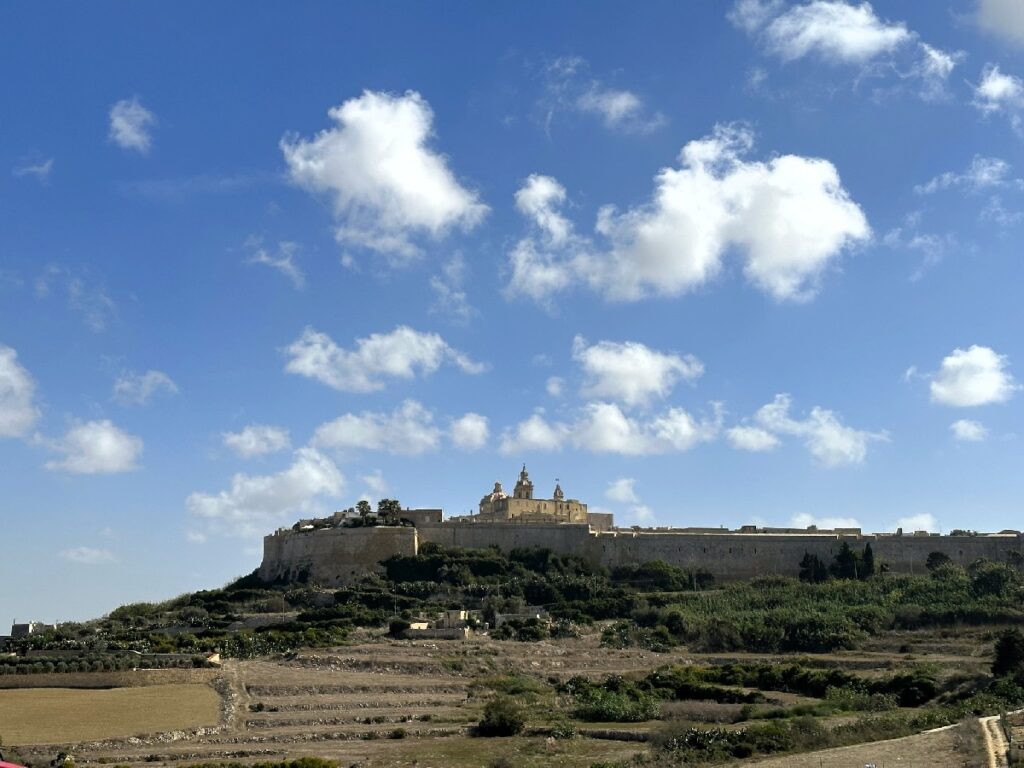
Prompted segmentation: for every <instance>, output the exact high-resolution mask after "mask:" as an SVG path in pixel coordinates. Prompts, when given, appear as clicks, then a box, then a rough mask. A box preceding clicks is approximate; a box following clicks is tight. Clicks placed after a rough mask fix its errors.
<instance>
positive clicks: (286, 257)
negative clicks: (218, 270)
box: [246, 239, 306, 291]
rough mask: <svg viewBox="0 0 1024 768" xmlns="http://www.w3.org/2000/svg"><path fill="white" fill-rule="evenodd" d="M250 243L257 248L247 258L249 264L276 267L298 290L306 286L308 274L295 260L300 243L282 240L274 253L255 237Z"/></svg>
mask: <svg viewBox="0 0 1024 768" xmlns="http://www.w3.org/2000/svg"><path fill="white" fill-rule="evenodd" d="M249 243H250V245H252V246H253V247H254V248H255V252H254V253H253V255H252V256H250V257H249V258H248V259H247V261H246V263H247V264H263V265H264V266H267V267H270V268H271V269H276V270H277V271H278V272H280V273H281V274H282V275H284V276H285V277H287V278H288V279H289V280H291V281H292V285H294V286H295V288H296V290H300V291H301V290H302V289H303V288H304V287H305V285H306V275H305V273H303V271H302V269H301V268H300V267H299V266H298V265H297V264H296V263H295V260H294V259H295V254H296V252H297V251H298V250H299V244H298V243H291V242H287V241H284V242H280V243H278V244H277V251H276V252H274V253H271V252H270V251H268V250H267V249H266V248H264V247H263V246H262V245H261V244H260V242H259V240H256V239H253V240H250V241H249Z"/></svg>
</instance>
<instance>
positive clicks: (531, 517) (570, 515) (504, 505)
mask: <svg viewBox="0 0 1024 768" xmlns="http://www.w3.org/2000/svg"><path fill="white" fill-rule="evenodd" d="M474 522H480V523H508V522H518V523H586V522H587V505H586V504H584V503H582V502H581V501H579V500H578V499H567V498H565V493H564V492H563V491H562V486H561V485H560V484H559V483H558V482H557V481H556V482H555V491H554V493H553V494H552V496H551V498H550V499H536V498H534V496H533V481H532V480H530V473H529V472H527V471H526V465H525V464H524V465H523V469H522V471H521V472H520V473H519V480H518V481H516V487H515V488H514V489H513V491H512V495H511V496H509V495H508V494H507V493H505V491H504V490H503V489H502V487H501V483H500V482H496V483H495V484H494V490H492V491H491V492H490V493H488V494H487V495H486V496H484V497H483V498H482V499H480V510H479V513H478V514H477V515H475V516H474Z"/></svg>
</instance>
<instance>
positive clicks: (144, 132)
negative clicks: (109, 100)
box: [110, 97, 156, 154]
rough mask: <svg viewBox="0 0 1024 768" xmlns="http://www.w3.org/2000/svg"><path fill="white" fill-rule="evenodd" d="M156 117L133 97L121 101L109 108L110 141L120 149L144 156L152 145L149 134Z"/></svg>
mask: <svg viewBox="0 0 1024 768" xmlns="http://www.w3.org/2000/svg"><path fill="white" fill-rule="evenodd" d="M155 124H156V116H155V115H154V114H153V113H152V112H150V111H149V110H148V109H146V108H145V107H144V106H142V104H140V103H139V100H138V99H137V98H135V97H132V98H131V99H122V100H121V101H119V102H117V103H116V104H115V105H114V106H112V107H111V108H110V140H111V141H112V142H114V143H115V144H117V145H118V146H119V147H121V148H122V149H134V150H135V151H136V152H141V153H142V154H145V153H146V152H149V148H150V146H151V145H152V143H153V139H152V137H151V136H150V134H149V131H150V129H151V128H152V127H153V126H154V125H155Z"/></svg>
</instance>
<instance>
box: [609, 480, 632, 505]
mask: <svg viewBox="0 0 1024 768" xmlns="http://www.w3.org/2000/svg"><path fill="white" fill-rule="evenodd" d="M635 484H636V480H635V479H633V478H632V477H620V478H619V479H618V480H612V481H611V482H610V483H608V487H607V488H606V489H605V492H604V495H605V498H608V499H611V500H612V501H617V502H619V503H620V504H638V503H639V502H640V499H639V497H638V496H637V495H636V490H635V489H634V487H633V486H634V485H635Z"/></svg>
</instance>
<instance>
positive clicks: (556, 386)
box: [544, 376, 565, 397]
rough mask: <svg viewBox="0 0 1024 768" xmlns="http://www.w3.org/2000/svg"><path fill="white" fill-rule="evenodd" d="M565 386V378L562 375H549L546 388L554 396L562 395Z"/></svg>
mask: <svg viewBox="0 0 1024 768" xmlns="http://www.w3.org/2000/svg"><path fill="white" fill-rule="evenodd" d="M564 387H565V380H564V379H563V378H561V377H560V376H549V377H548V380H547V382H545V384H544V389H545V391H547V393H548V394H549V395H551V396H552V397H561V396H562V390H563V388H564Z"/></svg>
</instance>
